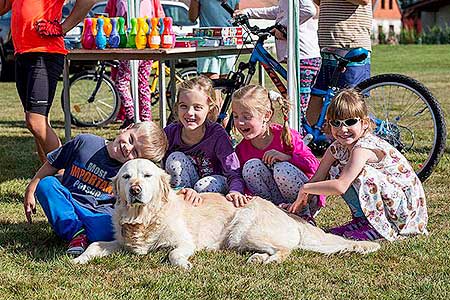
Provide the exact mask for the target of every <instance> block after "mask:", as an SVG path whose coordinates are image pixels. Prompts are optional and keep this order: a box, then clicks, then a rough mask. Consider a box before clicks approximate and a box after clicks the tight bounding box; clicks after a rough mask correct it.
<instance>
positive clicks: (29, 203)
mask: <svg viewBox="0 0 450 300" xmlns="http://www.w3.org/2000/svg"><path fill="white" fill-rule="evenodd" d="M23 208H24V210H25V216H26V217H27V221H28V223H29V224H31V214H34V215H35V214H36V199H35V198H34V195H33V194H32V193H31V194H30V193H26V194H25V199H24V201H23Z"/></svg>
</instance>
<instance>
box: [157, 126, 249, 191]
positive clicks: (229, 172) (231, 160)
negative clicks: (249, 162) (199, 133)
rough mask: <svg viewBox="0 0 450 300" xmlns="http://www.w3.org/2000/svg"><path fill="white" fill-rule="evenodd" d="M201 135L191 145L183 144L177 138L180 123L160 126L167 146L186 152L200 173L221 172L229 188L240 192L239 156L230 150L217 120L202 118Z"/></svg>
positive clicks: (224, 133) (203, 175)
mask: <svg viewBox="0 0 450 300" xmlns="http://www.w3.org/2000/svg"><path fill="white" fill-rule="evenodd" d="M205 125H206V130H205V136H204V137H203V139H202V140H201V141H200V142H199V143H197V144H195V145H186V144H185V143H184V142H183V140H182V139H181V129H182V128H183V125H182V124H180V123H173V124H170V125H168V126H167V127H166V128H164V131H165V133H166V135H167V139H168V140H169V150H168V151H167V153H166V157H167V156H169V154H171V153H172V152H176V151H179V152H183V153H184V154H186V155H188V156H190V157H191V158H192V160H193V162H194V164H195V167H196V169H197V171H198V174H199V176H200V177H205V176H209V175H223V176H225V177H226V178H227V182H228V185H229V187H230V191H236V192H240V193H243V192H244V185H245V184H244V181H243V180H242V177H241V168H240V164H239V159H238V157H237V155H236V153H235V152H234V149H233V145H232V144H231V139H230V137H229V135H228V134H227V132H226V131H225V129H224V128H223V127H222V126H220V125H219V124H218V123H213V122H210V121H206V123H205Z"/></svg>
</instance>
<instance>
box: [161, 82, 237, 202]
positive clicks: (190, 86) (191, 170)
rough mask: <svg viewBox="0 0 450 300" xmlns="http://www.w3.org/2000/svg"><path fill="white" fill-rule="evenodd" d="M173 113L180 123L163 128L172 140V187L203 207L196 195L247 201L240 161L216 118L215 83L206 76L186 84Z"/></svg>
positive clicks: (169, 166)
mask: <svg viewBox="0 0 450 300" xmlns="http://www.w3.org/2000/svg"><path fill="white" fill-rule="evenodd" d="M174 112H175V113H176V115H177V118H178V122H176V123H173V124H170V125H168V126H167V127H166V128H164V131H165V132H166V135H167V138H168V141H169V150H168V151H167V154H166V157H167V158H166V160H165V169H166V172H167V173H169V174H170V175H171V184H172V186H174V187H181V188H182V192H183V193H185V194H186V195H185V199H187V200H190V201H192V203H193V204H194V205H198V204H200V201H201V198H200V197H199V196H198V194H197V193H202V192H217V193H222V194H224V195H226V198H227V199H228V200H229V201H233V202H238V203H239V202H242V203H243V202H244V201H245V200H244V199H245V196H244V195H243V192H244V185H245V184H244V181H243V180H242V178H241V170H240V164H239V159H238V157H237V155H236V153H235V152H234V149H233V146H232V143H231V139H230V137H229V136H228V134H227V132H226V131H225V129H224V128H223V127H222V126H220V125H219V124H217V123H215V122H214V121H213V120H216V119H217V114H218V106H217V104H216V102H215V92H214V89H213V86H212V82H211V80H210V79H208V78H207V77H205V76H199V77H196V78H193V79H190V80H187V81H184V82H183V83H182V84H181V86H180V87H179V89H178V95H177V100H176V102H175V105H174Z"/></svg>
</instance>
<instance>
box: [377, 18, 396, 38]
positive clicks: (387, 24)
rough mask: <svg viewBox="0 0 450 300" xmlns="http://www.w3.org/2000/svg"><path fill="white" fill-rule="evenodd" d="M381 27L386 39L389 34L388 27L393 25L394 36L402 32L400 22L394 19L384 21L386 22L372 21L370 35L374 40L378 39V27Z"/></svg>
mask: <svg viewBox="0 0 450 300" xmlns="http://www.w3.org/2000/svg"><path fill="white" fill-rule="evenodd" d="M380 25H381V26H383V32H384V33H385V34H386V37H387V36H388V34H389V26H390V25H394V32H395V34H396V35H399V34H400V31H401V30H402V21H401V20H396V19H392V20H389V19H386V20H375V19H374V20H373V21H372V34H373V36H374V37H375V38H377V37H378V27H379V26H380Z"/></svg>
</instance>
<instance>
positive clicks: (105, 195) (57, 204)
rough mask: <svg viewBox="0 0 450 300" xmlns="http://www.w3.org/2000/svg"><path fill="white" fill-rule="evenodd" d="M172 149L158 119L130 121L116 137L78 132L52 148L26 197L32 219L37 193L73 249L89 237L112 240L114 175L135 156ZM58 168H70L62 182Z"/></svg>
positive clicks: (152, 155) (76, 250)
mask: <svg viewBox="0 0 450 300" xmlns="http://www.w3.org/2000/svg"><path fill="white" fill-rule="evenodd" d="M166 149H167V139H166V137H165V134H164V131H163V130H162V129H161V128H159V126H157V125H156V124H154V123H152V122H142V123H139V124H135V125H133V126H130V127H129V128H127V129H125V130H122V131H121V132H120V134H119V136H117V137H116V138H115V140H114V141H112V142H108V141H107V140H105V139H104V138H101V137H99V136H96V135H92V134H80V135H78V136H77V137H75V138H74V139H73V140H70V141H68V142H67V143H66V144H65V145H63V146H61V147H59V148H57V149H56V150H54V151H52V152H50V153H49V154H48V156H47V161H46V162H45V163H44V165H43V166H42V167H41V168H40V169H39V171H38V172H37V173H36V175H35V176H34V177H33V179H32V180H31V182H30V183H29V185H28V187H27V189H26V192H25V200H24V209H25V215H26V217H27V220H28V222H31V214H32V213H36V198H37V200H38V201H39V203H40V204H41V206H42V209H43V210H44V212H45V215H46V216H47V219H48V221H49V222H50V225H51V226H52V228H53V230H54V231H55V232H56V234H57V235H58V236H59V237H61V238H62V239H64V240H69V241H71V242H70V244H69V248H68V249H67V253H68V254H71V255H80V254H81V253H83V252H84V250H85V249H86V247H87V245H88V241H90V242H94V241H110V240H112V239H113V226H112V222H111V215H112V212H113V204H114V196H113V195H112V185H111V179H112V177H114V176H116V174H117V172H118V171H119V169H120V167H121V166H122V164H123V163H124V162H126V161H128V160H130V159H134V158H137V157H143V158H147V159H151V160H153V161H160V160H161V159H162V158H163V157H164V154H165V151H166ZM58 170H64V175H63V176H62V180H61V182H60V181H59V180H58V179H57V178H56V177H55V176H53V175H55V174H56V173H57V172H58Z"/></svg>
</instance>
